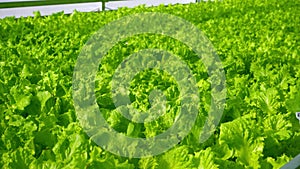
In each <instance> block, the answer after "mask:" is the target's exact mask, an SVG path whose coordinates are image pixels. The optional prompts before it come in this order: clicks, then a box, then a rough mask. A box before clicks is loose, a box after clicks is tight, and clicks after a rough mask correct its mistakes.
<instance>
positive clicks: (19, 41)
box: [0, 0, 300, 169]
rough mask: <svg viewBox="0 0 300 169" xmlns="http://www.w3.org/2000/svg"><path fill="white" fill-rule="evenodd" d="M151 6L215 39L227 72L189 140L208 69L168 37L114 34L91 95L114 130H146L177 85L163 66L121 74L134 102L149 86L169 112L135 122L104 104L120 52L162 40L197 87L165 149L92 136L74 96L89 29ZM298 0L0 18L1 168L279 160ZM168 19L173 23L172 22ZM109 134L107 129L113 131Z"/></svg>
mask: <svg viewBox="0 0 300 169" xmlns="http://www.w3.org/2000/svg"><path fill="white" fill-rule="evenodd" d="M144 11H156V12H166V13H170V14H174V15H176V16H179V17H182V18H184V19H186V20H188V21H190V22H191V23H193V24H195V25H197V27H198V28H199V29H201V30H202V31H203V32H204V33H205V34H206V35H207V37H208V39H210V40H211V42H212V43H213V44H214V46H215V49H216V51H217V53H218V54H219V56H220V58H221V60H222V62H223V65H224V69H225V72H226V78H227V92H228V95H227V101H226V108H225V111H224V114H223V117H222V122H221V124H220V125H219V127H218V128H217V130H216V132H215V134H214V135H213V136H212V137H211V138H210V139H209V140H208V141H207V142H205V143H204V144H199V143H198V141H197V138H198V134H199V133H198V132H199V130H200V129H201V128H200V127H201V124H202V123H201V119H203V118H204V117H205V115H206V114H207V112H208V109H209V103H210V91H209V89H210V83H209V77H208V76H207V74H206V70H205V68H204V67H203V65H202V64H201V62H200V61H197V60H196V59H195V58H197V57H196V56H195V55H194V53H193V52H192V51H191V50H190V49H189V48H188V47H186V46H185V45H183V44H181V43H180V42H177V41H176V40H174V39H171V38H168V37H164V36H155V35H140V36H135V37H132V38H130V39H126V40H124V41H122V42H120V43H118V44H116V45H115V46H114V47H113V48H112V49H111V51H110V53H108V55H107V56H106V57H105V59H104V61H103V63H102V64H101V65H100V66H99V76H98V78H97V80H99V82H100V83H97V84H96V94H97V101H98V104H99V107H100V108H101V109H102V112H103V113H104V115H105V117H106V119H107V121H108V122H109V123H110V125H112V126H113V127H114V128H115V129H116V130H117V131H119V132H123V133H124V134H127V135H129V136H132V137H151V136H154V135H157V134H159V133H161V132H163V131H164V130H165V129H167V128H168V127H170V125H172V123H173V119H174V118H176V111H177V110H176V109H177V108H176V107H177V106H176V105H177V104H178V103H177V98H176V97H177V96H178V89H177V87H176V84H175V82H174V80H172V78H171V77H170V76H168V74H164V73H163V72H159V71H155V70H149V71H146V72H142V73H141V74H139V75H137V76H136V78H135V79H134V80H133V82H132V85H131V95H130V97H131V99H132V101H133V104H134V105H135V106H136V108H139V109H141V110H145V109H147V108H149V103H148V101H147V100H148V94H149V92H150V90H151V89H155V88H158V89H161V90H163V91H166V97H167V99H168V104H169V106H168V107H169V109H167V111H168V113H167V114H166V115H165V116H163V117H162V119H158V120H157V121H155V123H149V124H147V123H146V124H134V123H130V122H129V121H128V120H125V119H122V117H120V114H118V113H116V112H115V111H114V106H113V105H112V101H111V98H110V96H111V95H110V93H109V89H110V87H109V80H110V79H111V77H110V76H111V75H112V73H113V70H114V69H115V68H116V66H117V65H118V64H119V63H120V62H121V61H122V59H124V58H125V57H126V56H128V55H129V54H131V53H133V52H135V51H138V50H141V49H145V48H154V47H156V48H160V49H166V50H168V51H171V52H173V53H175V54H177V55H179V56H181V57H182V59H183V60H185V61H186V62H187V63H188V65H189V66H190V67H191V69H192V71H193V72H194V74H195V76H196V79H197V84H198V87H199V92H200V93H199V96H200V98H201V103H200V105H201V108H200V110H199V119H197V120H198V122H199V123H197V124H199V125H196V126H195V127H194V128H193V130H192V132H191V133H190V134H189V135H188V136H187V137H186V138H184V139H183V140H182V142H181V143H180V144H179V145H178V146H176V147H174V148H173V149H171V150H170V151H168V152H166V153H164V154H162V155H159V156H155V157H151V158H142V159H130V158H123V157H119V156H116V155H113V154H111V153H109V152H107V151H105V150H103V149H102V148H101V147H99V146H97V145H96V144H95V143H93V141H91V140H90V139H89V138H88V136H87V135H86V134H85V133H84V131H83V130H82V128H81V126H80V125H79V123H78V121H77V120H76V114H75V110H74V107H73V101H72V92H71V91H72V88H71V87H72V75H73V68H74V65H75V62H76V59H77V56H78V55H79V52H80V49H81V48H82V46H83V45H84V44H85V42H86V41H87V40H88V38H89V37H90V36H91V35H92V34H93V33H94V32H95V31H97V30H98V29H100V28H101V27H102V26H103V25H105V24H106V23H109V22H111V21H113V20H115V19H118V18H120V17H122V16H126V15H130V14H132V13H138V12H144ZM299 11H300V1H290V0H281V1H276V0H269V1H262V2H260V0H255V1H253V0H248V1H247V0H246V1H242V0H241V1H230V0H227V1H226V0H224V1H222V2H201V3H198V4H189V5H175V6H167V7H165V6H159V7H152V8H146V7H143V6H140V7H137V8H134V9H128V8H122V9H120V10H117V11H108V12H100V13H79V12H74V13H73V14H71V15H64V14H63V13H57V14H54V15H52V16H47V17H41V16H40V15H39V14H38V13H37V14H36V16H35V17H32V18H31V17H28V18H20V19H15V18H13V17H9V18H5V19H2V20H0V72H1V76H0V134H1V139H0V156H1V161H0V166H2V167H3V168H72V169H74V168H107V169H111V168H124V169H125V168H126V169H127V168H143V169H146V168H149V169H150V168H164V169H167V168H168V169H175V168H178V169H182V168H201V169H202V168H232V169H233V168H279V167H281V166H282V165H283V164H285V163H287V162H288V161H289V160H290V159H292V158H293V157H294V156H296V155H297V154H299V153H300V152H299V150H300V144H299V142H300V130H299V129H300V125H299V122H298V120H297V119H296V118H295V112H296V111H299V110H300V93H299V91H300V86H299V84H300V69H299V66H300V59H299V57H300V36H299V35H300V17H299ZM174 24H176V23H174ZM116 141H117V140H116Z"/></svg>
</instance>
